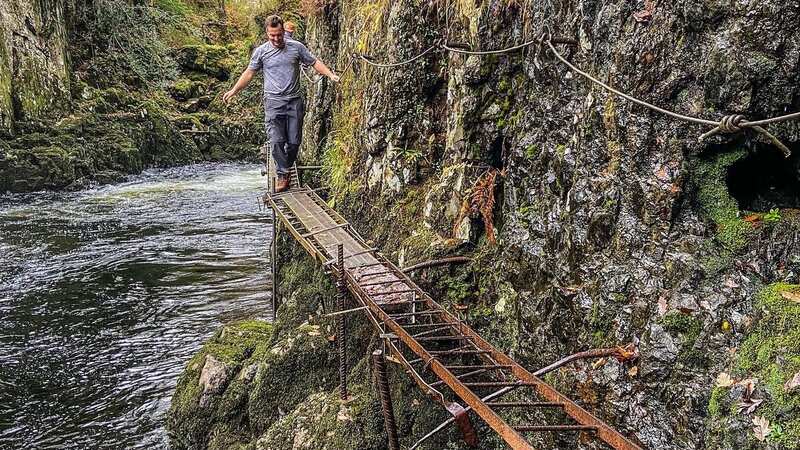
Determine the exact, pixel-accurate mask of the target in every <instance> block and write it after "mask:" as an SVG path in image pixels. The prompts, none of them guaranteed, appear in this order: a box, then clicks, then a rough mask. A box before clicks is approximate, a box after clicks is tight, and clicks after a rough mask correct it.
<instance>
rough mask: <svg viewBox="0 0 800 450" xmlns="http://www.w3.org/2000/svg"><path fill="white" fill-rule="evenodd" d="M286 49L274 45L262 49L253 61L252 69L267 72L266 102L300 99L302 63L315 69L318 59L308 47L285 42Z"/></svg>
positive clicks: (255, 52)
mask: <svg viewBox="0 0 800 450" xmlns="http://www.w3.org/2000/svg"><path fill="white" fill-rule="evenodd" d="M284 42H285V43H286V45H284V47H283V48H276V47H275V46H273V45H272V43H271V42H267V43H265V44H264V45H261V46H260V47H258V48H257V49H255V51H253V56H252V57H251V58H250V65H248V66H247V68H248V69H250V70H254V71H256V72H258V71H263V72H264V99H265V100H279V101H288V100H291V99H293V98H297V97H300V63H303V64H304V65H306V66H311V65H313V64H314V63H315V62H317V58H316V57H314V55H312V54H311V52H310V51H308V49H307V48H306V46H305V45H303V44H301V43H300V42H297V41H295V40H293V39H292V40H290V39H286V40H284Z"/></svg>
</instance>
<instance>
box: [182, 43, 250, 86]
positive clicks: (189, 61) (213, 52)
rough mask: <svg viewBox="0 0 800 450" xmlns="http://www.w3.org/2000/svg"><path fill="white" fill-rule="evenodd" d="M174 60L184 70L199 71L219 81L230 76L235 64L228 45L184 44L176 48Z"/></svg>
mask: <svg viewBox="0 0 800 450" xmlns="http://www.w3.org/2000/svg"><path fill="white" fill-rule="evenodd" d="M176 60H177V61H178V64H179V65H180V66H181V68H183V69H184V70H186V71H195V72H200V73H203V74H207V75H210V76H212V77H215V78H217V79H219V80H221V81H225V80H227V79H228V78H230V74H231V72H232V71H233V69H234V68H235V65H236V60H235V58H234V57H233V55H231V52H230V50H229V49H228V47H225V46H222V45H208V44H194V45H186V46H183V47H181V48H180V49H178V51H177V52H176Z"/></svg>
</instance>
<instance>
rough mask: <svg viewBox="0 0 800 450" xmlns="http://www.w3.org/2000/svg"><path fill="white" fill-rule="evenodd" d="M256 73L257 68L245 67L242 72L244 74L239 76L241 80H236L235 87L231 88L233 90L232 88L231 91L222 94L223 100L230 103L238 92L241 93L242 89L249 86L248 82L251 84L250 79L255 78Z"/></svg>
mask: <svg viewBox="0 0 800 450" xmlns="http://www.w3.org/2000/svg"><path fill="white" fill-rule="evenodd" d="M255 74H256V71H255V70H253V69H245V71H244V72H242V76H240V77H239V80H237V81H236V84H234V85H233V87H232V88H231V90H230V91H228V92H226V93H225V94H224V95H223V96H222V101H223V103H228V102H230V101H231V99H232V98H233V97H234V96H235V95H236V94H238V93H239V92H240V91H241V90H243V89H244V88H246V87H247V85H248V84H250V81H251V80H252V79H253V77H254V76H255Z"/></svg>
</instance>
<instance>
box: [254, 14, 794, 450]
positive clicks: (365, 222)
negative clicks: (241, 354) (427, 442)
mask: <svg viewBox="0 0 800 450" xmlns="http://www.w3.org/2000/svg"><path fill="white" fill-rule="evenodd" d="M452 3H453V4H448V5H447V6H445V5H443V4H441V3H436V4H428V3H425V4H424V5H421V4H420V3H419V2H414V1H410V0H401V1H396V2H377V3H372V2H370V3H369V4H368V2H360V1H356V2H346V3H339V4H338V12H337V13H336V14H334V13H333V12H331V11H329V10H325V11H324V13H320V14H318V15H316V16H314V18H313V19H312V20H309V21H308V23H309V24H311V25H312V26H313V28H312V29H311V30H309V34H308V35H309V36H312V37H313V38H312V39H313V41H312V42H311V45H312V46H313V45H319V46H321V47H323V48H325V46H335V48H332V47H331V48H326V50H324V51H326V52H328V53H327V54H331V55H337V56H338V58H339V60H338V61H337V64H336V65H337V66H339V67H347V66H349V65H351V64H352V65H351V70H349V71H347V72H346V73H344V74H343V80H342V83H341V84H340V85H339V86H337V89H338V91H337V94H336V96H335V102H334V104H333V106H332V108H330V111H331V116H330V124H331V128H332V131H331V132H330V133H328V134H327V138H326V141H325V145H324V152H323V155H322V161H323V163H324V165H325V166H326V171H325V174H326V178H325V180H323V181H324V182H325V183H326V184H327V185H328V186H330V187H331V188H332V189H331V200H332V201H333V202H334V203H335V205H336V208H337V209H338V210H339V211H340V212H342V214H343V215H344V216H345V217H347V218H349V219H351V220H353V221H354V222H355V226H356V227H357V228H358V229H360V230H363V231H367V230H368V231H367V232H366V233H365V234H366V235H368V237H369V238H371V239H373V240H374V241H375V244H376V246H377V247H379V248H381V249H383V250H384V251H385V252H386V253H387V254H388V255H389V256H390V257H393V258H395V259H396V260H398V261H401V264H403V263H407V264H412V263H416V262H418V261H421V260H424V259H427V258H430V257H437V256H446V255H450V254H455V253H459V254H461V253H471V254H472V256H473V257H474V258H475V263H474V264H473V265H472V266H470V267H467V268H454V269H451V270H450V271H449V272H448V271H446V270H445V271H441V269H440V270H438V271H437V269H432V270H430V271H428V272H426V273H424V274H422V275H421V277H422V278H423V282H427V283H428V288H429V289H430V290H431V291H432V292H434V293H435V294H436V298H438V299H440V300H442V302H443V303H445V305H452V304H454V303H458V304H461V305H468V306H469V309H468V310H467V314H468V316H469V321H470V323H471V324H473V325H474V326H475V327H476V328H477V329H479V331H480V332H481V333H483V334H484V336H486V337H487V338H488V339H489V340H491V341H492V342H493V343H494V344H496V345H498V346H499V347H501V348H503V349H505V350H507V351H508V352H510V353H511V354H513V355H514V357H515V358H516V359H517V360H519V361H520V362H521V363H523V365H525V366H527V367H529V368H532V369H534V368H538V367H543V366H544V365H546V364H549V363H551V362H553V361H555V360H557V359H559V358H560V357H562V356H564V355H567V354H571V353H573V352H576V351H580V350H585V349H588V348H595V347H608V346H615V345H622V344H626V343H629V342H634V343H636V344H637V345H638V348H639V352H640V357H639V359H638V360H637V361H632V362H626V363H624V364H621V363H617V362H605V364H603V363H602V362H601V363H597V364H593V363H577V364H575V365H573V366H571V367H569V368H565V369H563V370H561V371H559V372H557V373H555V374H553V375H551V377H549V378H548V380H549V381H550V382H552V383H553V384H555V385H556V386H557V387H559V388H560V389H561V390H563V391H564V392H565V393H567V394H568V395H571V396H573V397H574V398H576V399H578V400H579V401H580V402H581V403H582V404H583V405H585V406H586V408H587V409H589V410H591V411H593V412H594V413H596V414H597V415H598V416H600V417H602V418H603V419H605V420H607V421H608V422H609V423H610V424H612V426H614V427H615V428H617V429H619V430H621V431H623V432H625V433H627V434H628V435H630V436H632V437H633V439H636V440H638V441H639V442H641V443H642V445H643V446H644V447H646V448H651V449H652V448H660V449H661V448H663V449H675V450H677V449H703V448H724V449H730V448H764V447H765V446H766V447H767V448H775V449H779V448H780V449H784V448H787V449H797V448H800V444H798V443H800V403H799V402H800V400H799V399H798V393H797V392H796V391H791V392H789V391H786V390H785V388H784V386H785V383H787V382H789V381H790V380H791V379H792V378H793V376H794V374H796V373H797V372H798V371H800V360H798V359H797V356H796V355H797V354H798V351H800V350H798V344H799V343H800V338H798V336H797V335H796V332H795V331H793V330H794V329H795V328H793V326H792V324H795V323H797V322H796V320H797V315H796V314H797V311H796V308H795V304H794V303H793V302H792V301H791V300H790V299H789V298H788V297H791V296H792V295H793V294H786V295H784V294H781V293H782V292H789V293H792V292H797V291H798V289H800V288H798V286H797V284H798V282H800V279H799V277H800V257H799V256H798V255H800V213H799V212H798V208H800V196H799V195H798V193H800V144H799V143H800V126H799V125H798V122H786V123H781V124H773V125H770V126H769V127H768V128H769V130H770V131H771V132H772V133H774V134H775V135H776V136H777V137H778V139H780V140H781V141H782V142H784V143H785V144H786V145H787V146H788V147H789V148H790V149H792V150H793V154H792V156H791V157H790V158H788V159H784V158H783V157H782V156H781V153H780V151H779V150H778V149H777V147H775V146H773V145H771V144H770V143H769V142H767V141H765V140H764V139H763V138H762V137H760V136H759V135H758V134H756V133H753V132H751V131H744V132H740V133H734V134H729V135H718V136H715V137H712V138H710V139H709V140H707V141H705V142H700V141H699V140H698V136H699V135H700V134H702V133H704V132H706V131H708V128H706V127H703V126H698V125H694V124H690V123H687V122H683V121H680V120H677V119H674V118H671V117H667V116H665V115H662V114H658V113H655V112H653V111H650V110H648V109H645V108H643V107H641V106H637V105H634V104H632V103H629V102H626V101H625V100H623V99H621V98H618V97H615V96H613V95H610V94H609V93H608V92H607V91H605V90H604V89H602V88H600V87H599V86H597V85H596V84H593V83H590V82H588V81H586V80H585V79H583V78H582V77H580V76H579V74H577V73H575V72H574V71H572V70H571V69H569V68H568V67H567V66H565V65H564V64H562V63H561V62H559V61H558V60H557V59H556V58H555V57H554V56H553V55H552V54H551V53H550V52H549V51H548V50H547V48H546V47H543V46H537V45H531V46H529V47H527V48H526V49H524V50H520V51H517V52H512V53H504V54H494V55H487V56H475V55H469V56H467V55H461V54H454V53H448V52H440V51H431V52H429V53H427V54H425V55H424V56H422V57H421V58H419V59H416V60H414V61H413V62H412V63H410V64H407V65H402V66H398V67H392V68H377V67H372V66H370V65H367V64H365V63H364V62H363V61H360V60H356V61H351V59H350V58H351V55H352V54H353V53H359V54H368V55H370V56H371V57H372V58H374V59H375V60H378V61H381V62H397V61H403V60H407V59H409V58H412V57H414V56H416V55H419V54H420V53H422V52H423V51H424V50H426V49H427V48H428V47H429V46H431V45H432V44H434V43H435V42H436V40H437V39H446V40H447V41H448V42H450V43H452V44H464V45H466V46H469V47H471V48H474V49H481V50H490V49H499V48H504V47H509V46H512V45H515V44H518V43H521V42H524V41H527V40H530V39H534V38H536V37H538V36H540V33H541V32H542V31H543V28H542V26H543V25H544V24H546V25H548V27H549V30H550V31H551V33H552V34H553V35H554V36H559V37H566V38H570V39H574V40H575V42H576V43H577V45H574V46H565V45H560V44H559V45H557V48H558V49H559V51H560V52H562V53H563V54H564V55H565V57H566V58H568V59H569V60H570V61H572V62H573V63H575V64H577V65H578V66H579V67H581V68H583V69H584V70H586V71H588V72H590V73H592V74H594V75H595V76H596V77H597V78H599V79H600V80H603V81H604V82H608V83H610V84H611V85H613V86H615V87H617V88H619V89H621V90H623V91H625V92H628V93H630V94H632V95H634V96H636V97H638V98H641V99H643V100H646V101H648V102H651V103H653V104H656V105H659V106H661V107H664V108H668V109H671V110H675V111H679V112H681V113H684V114H689V115H693V116H698V117H703V118H706V119H712V120H719V119H720V118H722V117H723V116H724V115H727V114H734V113H735V114H742V115H744V116H746V117H748V118H751V119H761V118H768V117H773V116H777V115H781V114H785V113H787V112H794V111H800V83H798V82H799V81H800V65H798V62H799V61H800V34H798V33H796V32H795V31H794V30H796V29H797V28H798V27H799V26H800V5H798V4H797V3H796V2H794V3H787V2H778V1H760V2H748V1H745V2H735V3H730V2H715V1H700V0H680V1H673V2H661V3H657V2H650V1H645V2H628V1H620V0H597V1H573V2H561V3H558V2H556V3H553V2H503V1H487V2H476V3H478V4H476V3H473V2H452ZM326 19H327V20H336V21H337V23H336V24H330V23H326V24H325V25H320V24H319V22H320V21H323V22H324V20H326ZM326 30H328V31H326ZM334 30H335V31H334ZM328 33H331V34H328ZM332 33H336V35H333V34H332ZM322 89H327V87H326V85H325V83H321V84H320V86H317V87H313V88H312V94H311V95H322V96H324V95H327V94H324V93H322ZM315 98H316V97H315ZM326 108H327V106H326V107H325V108H323V109H322V110H318V111H312V113H313V114H319V115H320V116H321V117H320V118H319V120H323V117H325V115H326V114H328V112H327V111H328V110H327V109H326ZM309 126H311V127H313V126H315V125H309ZM316 144H317V143H316V142H307V148H306V149H305V151H307V154H308V155H311V154H313V150H312V149H316ZM490 177H491V178H492V179H494V180H495V181H494V184H493V186H491V188H490V189H488V190H487V189H485V184H483V185H482V184H481V183H486V180H489V179H490ZM755 180H759V181H755ZM475 186H478V187H481V186H483V187H484V189H483V191H482V194H480V195H476V192H479V190H478V189H475ZM489 193H491V195H490V194H489ZM465 200H468V201H467V202H466V205H467V206H468V207H469V206H470V203H474V204H477V206H478V207H479V208H472V209H484V210H487V209H488V210H489V212H490V214H486V213H485V211H484V214H474V213H471V214H468V217H467V218H466V219H465V220H463V221H457V220H456V219H458V218H461V217H460V216H462V214H460V213H461V212H463V209H462V207H463V205H464V204H465ZM492 200H493V201H492ZM469 209H470V208H467V210H469ZM488 222H490V223H488ZM490 225H492V226H490ZM493 229H494V233H496V234H495V236H496V239H497V245H491V244H490V243H489V240H490V239H489V238H488V234H490V233H492V230H493ZM282 248H286V247H282ZM770 324H771V325H770ZM722 372H725V373H726V374H728V375H730V376H731V378H732V379H733V381H734V382H743V381H742V380H745V381H744V382H743V383H744V385H747V384H752V383H748V382H747V380H751V379H758V381H757V382H755V384H754V386H755V387H754V389H753V390H752V392H750V393H749V394H745V393H746V392H747V389H742V388H741V386H742V385H741V384H740V385H733V386H734V387H733V388H732V387H731V386H718V385H717V384H716V383H715V380H716V379H717V376H718V375H719V374H720V373H722ZM735 386H738V387H735ZM316 394H318V395H319V396H315V397H313V402H314V403H317V404H321V402H322V400H320V399H322V398H324V397H323V396H322V394H324V393H319V392H318V393H316ZM310 395H311V393H310ZM755 400H763V402H761V403H758V404H757V406H756V407H754V408H753V409H752V410H751V409H750V408H749V406H747V405H751V404H752V403H753V402H755ZM748 402H751V403H748ZM742 404H745V405H746V407H745V408H738V407H737V405H742ZM426 406H427V405H426ZM401 407H404V406H401ZM431 407H432V406H431ZM418 409H422V408H418ZM309 414H311V413H310V412H308V411H307V410H302V411H301V410H299V409H297V410H295V411H294V412H292V413H289V414H288V415H287V417H292V416H294V415H297V416H298V417H292V419H291V420H295V422H292V423H301V426H302V427H303V429H304V430H305V429H307V427H306V426H305V425H304V424H306V423H308V422H307V421H297V419H298V418H299V417H303V418H307V417H308V415H309ZM315 414H318V415H319V420H318V423H319V424H324V423H327V422H326V419H325V418H324V417H327V415H328V414H330V410H329V409H326V408H324V407H323V406H319V409H317V410H315ZM406 418H407V420H408V422H407V425H406V426H407V428H406V430H409V432H408V433H403V435H404V436H405V438H404V442H403V443H404V445H411V444H412V443H413V442H414V438H415V437H419V436H420V435H421V434H417V433H416V432H415V430H418V431H420V432H422V434H424V431H422V430H424V429H429V428H431V427H432V426H434V425H435V423H433V422H427V421H428V420H430V417H420V416H414V415H413V414H412V415H410V416H406ZM762 419H765V420H766V421H767V422H768V423H769V431H770V432H769V433H768V434H767V435H766V438H765V439H764V440H761V438H764V436H759V435H757V434H756V433H755V432H754V431H753V427H754V425H753V424H754V422H753V421H754V420H757V421H759V423H763V422H761V420H762ZM282 420H284V419H282ZM285 420H287V421H289V420H290V419H285ZM276 430H277V429H276ZM322 430H327V428H326V426H323V425H320V427H319V431H320V432H323V431H322ZM325 432H327V431H325ZM270 433H271V432H270V431H268V432H267V435H268V436H271V435H270ZM308 433H310V434H308ZM303 436H304V437H303V438H302V439H300V441H301V442H299V443H296V445H298V446H299V448H302V445H306V444H305V443H309V442H311V443H318V442H320V440H319V437H318V436H316V437H315V436H314V435H313V432H307V433H306V434H304V435H303ZM490 436H491V433H482V437H486V438H487V439H488V440H489V442H484V443H483V444H482V448H504V447H503V446H502V445H501V444H497V443H495V442H494V441H491V437H490ZM253 437H254V438H256V437H258V436H253ZM262 438H263V439H262V440H261V441H259V442H261V443H262V446H265V445H266V443H268V442H283V443H284V445H286V446H287V447H286V448H289V447H291V446H292V445H295V443H289V441H288V440H275V439H273V438H272V437H270V438H267V437H263V436H262ZM537 439H541V441H537V443H539V444H541V447H544V448H586V449H589V448H599V447H598V446H597V444H596V443H594V442H592V441H586V440H582V439H577V438H574V437H559V438H556V439H552V438H549V437H545V438H537ZM453 440H455V437H454V436H451V439H450V441H453ZM353 445H355V444H353ZM444 445H445V444H443V443H442V442H438V443H433V444H431V446H430V447H429V448H443V447H444ZM452 445H453V446H455V444H452ZM437 446H438V447H437ZM265 448H270V447H269V446H266V447H265ZM346 448H359V447H358V446H353V447H346ZM365 448H366V447H365Z"/></svg>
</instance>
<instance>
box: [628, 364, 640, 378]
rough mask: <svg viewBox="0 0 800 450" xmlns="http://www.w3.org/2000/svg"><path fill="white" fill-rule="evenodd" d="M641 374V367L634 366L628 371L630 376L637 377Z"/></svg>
mask: <svg viewBox="0 0 800 450" xmlns="http://www.w3.org/2000/svg"><path fill="white" fill-rule="evenodd" d="M638 373H639V366H633V367H631V368H630V369H628V376H630V377H635V376H636V375H637V374H638Z"/></svg>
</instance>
